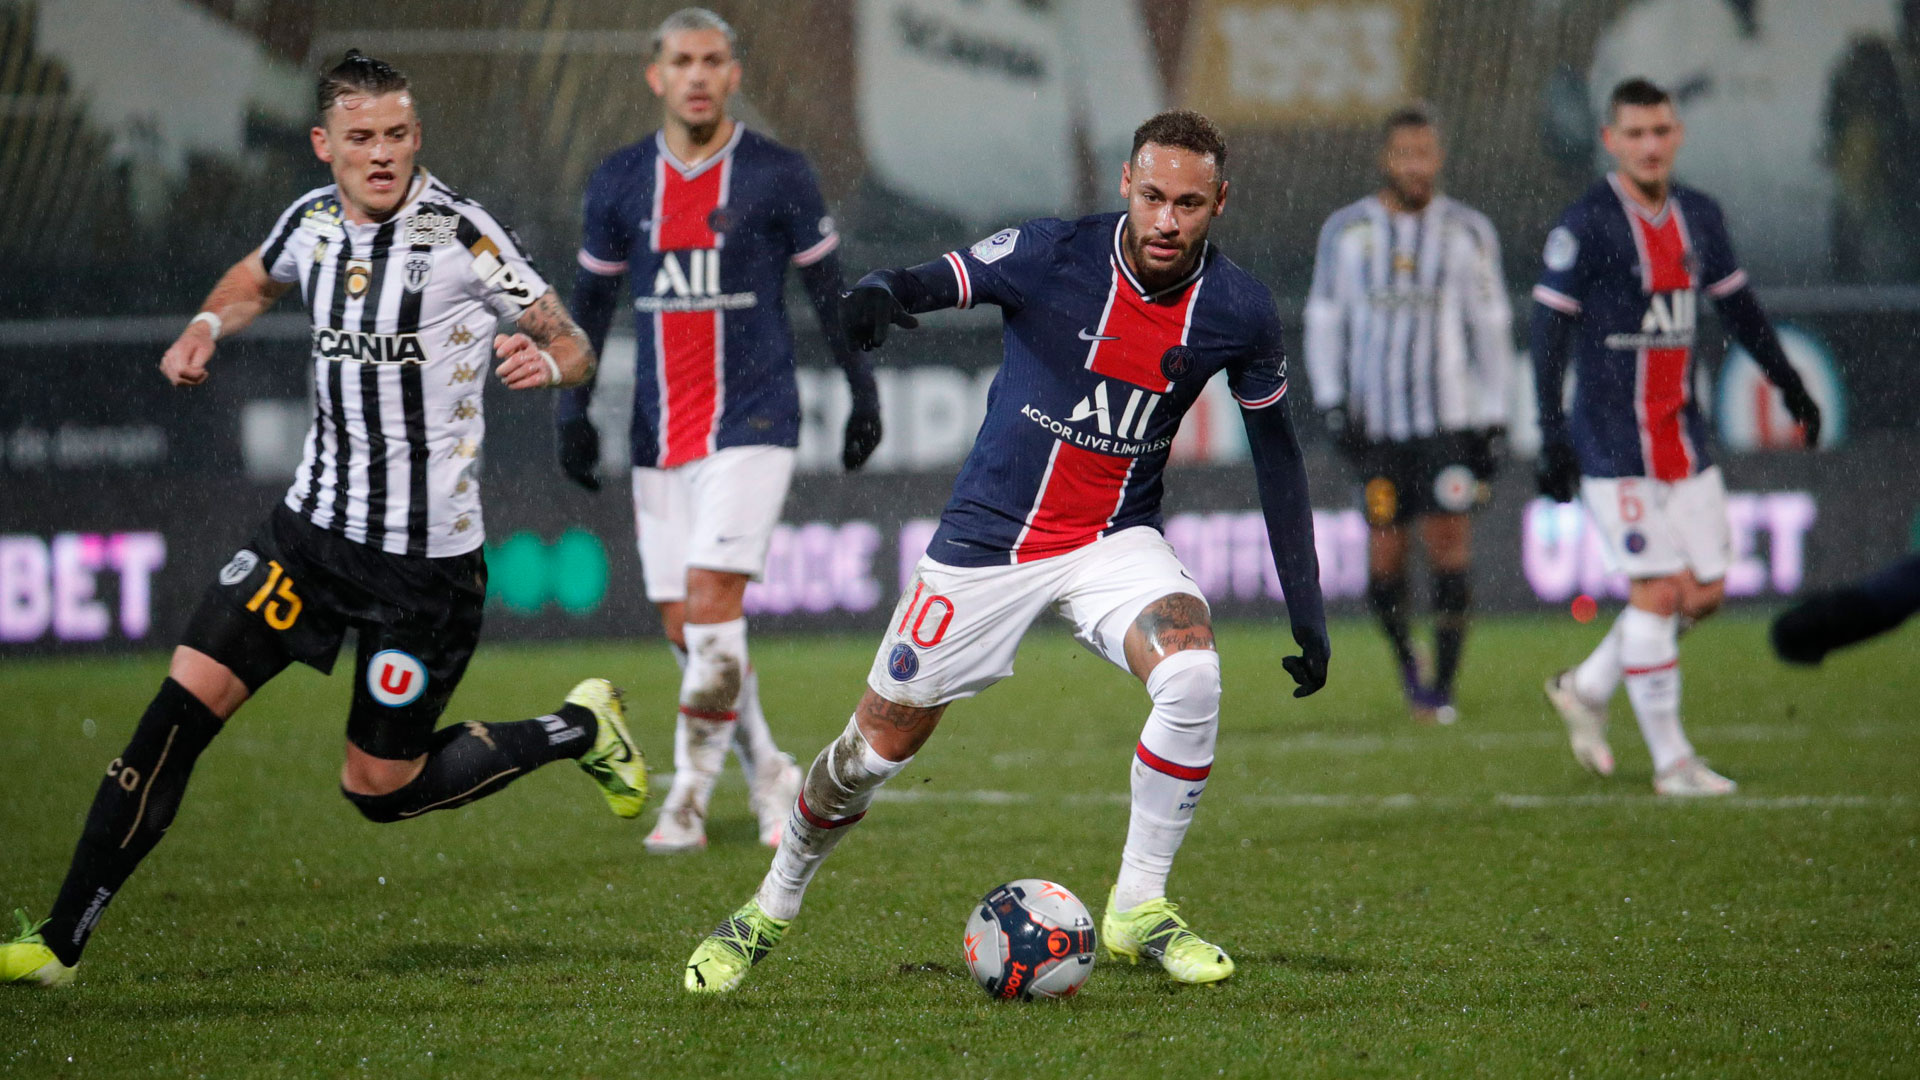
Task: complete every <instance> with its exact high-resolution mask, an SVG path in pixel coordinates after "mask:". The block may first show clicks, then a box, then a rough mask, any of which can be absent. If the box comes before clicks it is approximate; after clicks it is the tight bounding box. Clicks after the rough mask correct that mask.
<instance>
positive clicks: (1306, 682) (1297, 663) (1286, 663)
mask: <svg viewBox="0 0 1920 1080" xmlns="http://www.w3.org/2000/svg"><path fill="white" fill-rule="evenodd" d="M1293 640H1294V641H1295V642H1296V643H1298V644H1299V646H1300V655H1299V656H1287V657H1282V658H1281V660H1280V666H1281V667H1283V668H1286V669H1287V674H1289V675H1291V676H1293V681H1294V682H1296V683H1299V684H1300V686H1299V688H1298V689H1296V690H1294V692H1293V696H1294V697H1306V696H1308V695H1309V694H1312V693H1314V692H1315V691H1317V690H1319V689H1320V688H1321V687H1323V686H1325V685H1327V661H1328V660H1329V659H1330V658H1331V657H1332V656H1333V649H1332V647H1331V646H1329V645H1328V644H1327V635H1326V634H1325V633H1324V632H1322V631H1319V630H1315V629H1314V628H1312V627H1310V626H1296V627H1294V628H1293Z"/></svg>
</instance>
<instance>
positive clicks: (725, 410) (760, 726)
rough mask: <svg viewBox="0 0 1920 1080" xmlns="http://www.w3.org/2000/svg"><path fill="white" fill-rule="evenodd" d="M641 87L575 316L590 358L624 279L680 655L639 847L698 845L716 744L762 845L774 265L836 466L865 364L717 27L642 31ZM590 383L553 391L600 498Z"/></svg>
mask: <svg viewBox="0 0 1920 1080" xmlns="http://www.w3.org/2000/svg"><path fill="white" fill-rule="evenodd" d="M647 80H648V85H649V86H651V87H652V88H653V91H654V93H655V94H657V95H659V96H660V98H661V101H662V104H663V106H664V110H663V111H664V116H663V121H662V124H661V126H660V130H658V131H657V132H655V133H654V134H652V135H650V136H648V137H647V138H645V139H642V140H640V141H639V142H637V143H634V144H633V145H631V146H628V147H624V148H622V149H620V150H617V151H615V152H614V153H613V154H612V155H611V156H610V157H608V158H607V160H606V161H605V162H603V163H602V164H601V166H600V167H599V169H598V170H596V171H595V172H594V174H593V178H592V180H591V181H589V183H588V185H587V194H586V206H585V211H584V215H583V216H584V218H585V221H584V227H583V232H584V234H585V235H584V237H583V239H582V242H581V245H580V258H579V261H580V271H579V274H578V276H577V277H576V278H575V286H574V293H573V307H574V311H575V312H576V313H577V314H578V316H579V318H580V325H581V326H583V327H585V328H586V332H587V335H588V337H589V338H590V339H591V340H592V341H593V343H594V346H595V348H596V349H597V348H599V347H600V345H601V344H602V343H603V342H604V341H605V339H606V334H607V328H608V327H609V325H611V323H612V321H613V315H614V309H615V307H616V304H617V301H618V298H619V294H620V283H621V280H622V279H623V278H624V279H626V280H627V281H628V282H630V284H631V292H632V295H633V308H634V313H635V333H636V338H637V344H638V353H639V357H638V371H637V373H636V375H637V377H636V378H635V380H634V403H633V428H632V432H631V435H632V440H633V508H634V526H635V531H636V533H637V534H638V540H639V546H640V561H641V564H642V569H643V572H644V574H645V582H646V589H647V598H648V599H650V600H652V601H653V603H654V604H655V606H657V607H658V608H659V611H660V617H661V621H662V623H663V624H664V627H665V630H666V637H667V641H668V643H669V645H670V646H671V648H672V649H673V654H674V658H675V659H676V660H678V661H679V662H680V665H681V668H682V670H683V677H682V680H681V684H680V694H679V701H678V713H677V716H676V718H675V723H676V737H675V740H674V772H673V788H672V789H671V790H670V791H669V792H668V794H667V797H666V799H665V800H664V801H662V803H661V806H660V819H659V821H658V822H657V823H656V824H655V826H654V828H653V831H652V832H651V833H649V834H648V835H647V850H648V851H652V852H680V851H697V850H700V849H702V848H704V847H705V846H706V843H707V831H706V817H707V812H708V809H709V802H710V799H711V797H712V793H713V786H714V781H715V779H716V778H717V777H718V775H719V772H720V768H721V766H722V765H724V764H725V762H726V754H727V747H728V745H729V743H731V745H732V747H733V749H734V750H735V752H736V753H737V754H738V755H739V758H740V764H741V768H742V770H743V771H744V772H745V773H746V774H747V785H748V793H749V799H750V802H751V805H752V809H753V811H754V813H755V814H756V816H757V817H758V819H759V824H760V838H761V840H762V842H764V843H767V844H775V843H778V842H779V839H780V829H781V827H782V825H783V824H784V822H785V821H786V819H787V811H788V810H789V809H790V808H791V807H792V806H793V799H794V796H795V794H796V793H798V791H799V788H800V770H799V768H798V767H797V766H795V764H794V761H793V758H792V757H790V756H788V755H786V754H782V753H781V752H780V749H779V747H778V746H777V745H775V743H774V741H773V734H772V731H771V730H770V729H769V727H768V725H767V720H766V716H765V714H764V713H763V712H762V710H761V707H760V689H759V678H758V676H757V674H756V673H755V672H754V669H753V664H752V662H751V661H750V660H749V659H748V652H747V622H746V615H745V607H744V603H743V599H744V596H745V593H746V588H747V584H748V582H750V581H751V580H752V579H754V578H756V577H758V576H759V575H760V573H761V571H762V570H763V569H764V568H765V565H766V558H767V545H768V543H769V541H770V540H771V538H772V535H773V530H774V527H775V526H776V525H778V524H779V521H780V510H781V506H782V505H783V504H784V503H785V501H786V497H787V485H788V481H789V479H790V478H791V476H792V474H793V465H794V447H795V446H796V445H797V444H798V442H799V438H800V398H799V391H798V387H797V385H796V382H795V377H794V368H793V339H792V332H791V329H790V327H789V325H788V321H787V313H786V304H785V299H784V296H785V286H786V274H787V267H788V266H790V265H791V266H793V267H796V268H797V269H798V272H799V277H800V280H801V283H802V284H803V285H804V286H805V287H806V290H807V293H808V296H809V297H810V298H811V299H812V301H813V307H814V311H815V312H816V314H818V316H819V318H820V322H821V327H822V329H823V330H825V332H826V338H827V344H828V347H829V348H830V349H831V350H832V353H833V356H834V360H835V362H836V363H838V364H839V365H840V367H841V369H842V370H843V371H845V372H846V376H847V385H848V388H849V389H850V390H851V392H852V406H853V407H852V410H851V413H850V414H849V417H848V420H847V428H846V444H845V449H844V452H843V454H842V461H843V463H844V464H845V465H846V467H847V468H848V469H857V468H859V467H860V466H861V464H862V463H864V462H865V461H866V460H867V457H868V456H869V455H870V454H872V453H873V450H874V448H875V447H876V446H877V445H879V442H880V396H879V391H878V389H877V387H876V386H875V384H874V379H873V373H872V372H871V371H870V370H869V369H868V366H867V364H866V362H865V360H863V359H862V358H860V357H859V356H857V355H856V354H855V353H854V352H853V351H852V350H850V349H848V348H847V346H846V342H845V338H844V336H843V335H842V334H841V332H840V327H839V316H838V311H839V296H840V287H841V276H840V263H839V258H838V256H836V255H835V254H834V249H835V248H836V247H838V246H839V244H840V234H839V233H838V232H837V231H835V229H834V225H833V219H832V218H831V217H829V216H828V215H827V209H826V204H825V202H824V201H823V200H822V199H821V197H820V188H819V185H818V184H817V183H815V181H814V177H813V170H812V169H811V168H809V167H808V165H807V162H806V159H805V158H803V157H802V156H801V155H800V154H799V153H798V152H797V151H794V150H792V149H789V148H788V147H785V146H782V145H780V144H779V143H777V142H774V141H773V140H772V139H770V138H767V137H766V136H765V135H762V134H760V133H758V132H755V131H749V130H748V129H747V126H746V125H745V124H743V123H741V122H739V121H738V120H735V119H734V118H732V117H731V116H729V115H728V113H727V99H728V97H729V95H731V94H732V93H733V92H734V91H735V90H737V89H738V88H739V83H740V63H739V61H738V60H737V59H736V58H735V57H734V34H733V29H732V27H730V26H728V25H727V23H726V22H725V21H724V20H722V19H721V18H720V17H719V16H718V15H715V14H713V13H712V12H710V11H707V10H705V9H703V8H687V9H684V10H681V11H678V12H675V13H674V14H673V15H670V16H668V18H667V19H666V20H665V21H664V22H663V23H662V24H661V26H660V29H659V30H658V31H656V33H655V39H654V52H653V62H652V63H651V64H649V65H648V67H647ZM590 396H591V386H587V387H582V388H581V389H579V390H577V391H570V392H568V393H567V394H565V395H563V397H562V399H561V403H560V410H559V435H560V455H561V464H562V466H563V468H564V469H565V471H566V472H567V474H568V475H569V476H571V477H573V478H574V479H575V480H576V481H578V482H580V483H581V484H582V485H584V486H586V487H587V488H588V489H589V490H597V489H598V487H599V480H598V478H597V476H596V474H595V468H596V466H597V465H598V462H599V455H600V450H599V433H598V432H597V431H596V430H595V429H594V426H593V423H592V421H590V420H589V419H588V418H587V405H588V403H589V399H590Z"/></svg>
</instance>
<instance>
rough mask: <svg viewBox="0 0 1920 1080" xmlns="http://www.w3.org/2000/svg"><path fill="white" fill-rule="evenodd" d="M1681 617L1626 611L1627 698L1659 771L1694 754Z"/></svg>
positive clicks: (1623, 626) (1622, 636) (1622, 645)
mask: <svg viewBox="0 0 1920 1080" xmlns="http://www.w3.org/2000/svg"><path fill="white" fill-rule="evenodd" d="M1678 627H1679V620H1678V619H1677V618H1675V617H1674V616H1672V615H1655V614H1654V613H1653V612H1651V611H1643V610H1641V609H1640V608H1636V607H1630V608H1628V609H1627V610H1625V611H1623V612H1621V613H1620V666H1621V669H1622V671H1623V673H1624V674H1625V675H1626V683H1627V700H1629V701H1631V702H1633V715H1634V718H1635V719H1637V720H1639V721H1640V734H1641V736H1642V737H1643V738H1645V739H1646V740H1647V750H1648V751H1649V752H1651V753H1652V754H1653V768H1654V771H1655V772H1656V773H1659V772H1665V771H1666V770H1667V769H1668V768H1670V767H1671V766H1672V765H1674V764H1675V763H1676V762H1679V761H1683V760H1685V759H1687V758H1690V757H1692V756H1693V746H1692V744H1690V743H1688V742H1687V736H1686V733H1685V732H1683V731H1681V730H1680V646H1679V639H1678V635H1677V630H1678Z"/></svg>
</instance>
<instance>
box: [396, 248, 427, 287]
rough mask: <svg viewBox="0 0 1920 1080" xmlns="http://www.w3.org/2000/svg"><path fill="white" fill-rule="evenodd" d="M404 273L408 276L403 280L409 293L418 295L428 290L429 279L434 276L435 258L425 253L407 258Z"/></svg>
mask: <svg viewBox="0 0 1920 1080" xmlns="http://www.w3.org/2000/svg"><path fill="white" fill-rule="evenodd" d="M404 273H405V275H406V276H405V277H404V278H403V279H402V280H403V281H404V283H405V284H406V286H407V291H408V292H410V293H417V292H419V291H420V290H421V289H424V288H426V287H427V279H428V278H431V277H432V276H433V256H432V255H430V254H428V253H426V252H424V251H416V252H414V253H413V254H411V255H409V256H407V262H406V266H405V268H404Z"/></svg>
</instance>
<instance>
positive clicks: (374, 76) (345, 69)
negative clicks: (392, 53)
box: [314, 49, 412, 126]
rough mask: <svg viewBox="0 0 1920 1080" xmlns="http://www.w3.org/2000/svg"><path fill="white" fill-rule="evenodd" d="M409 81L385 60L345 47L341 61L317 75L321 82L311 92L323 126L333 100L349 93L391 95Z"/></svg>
mask: <svg viewBox="0 0 1920 1080" xmlns="http://www.w3.org/2000/svg"><path fill="white" fill-rule="evenodd" d="M411 87H412V84H411V83H409V82H408V81H407V76H406V73H405V72H403V71H401V70H400V69H399V68H396V67H394V66H393V65H392V64H389V63H387V62H386V61H385V60H376V59H374V58H373V57H371V56H368V55H367V54H366V53H363V52H361V51H360V50H359V49H348V50H347V55H345V56H343V57H341V58H340V62H339V63H337V64H335V65H333V66H332V67H331V68H328V69H327V70H326V71H325V72H324V73H322V74H321V76H320V84H319V86H318V87H316V89H315V92H314V111H315V112H316V113H318V115H319V117H320V123H321V125H322V126H325V124H326V122H327V110H328V109H331V108H333V105H334V102H336V101H339V100H340V99H341V98H343V97H346V96H348V95H350V94H365V95H367V96H369V97H379V96H380V95H382V94H394V93H398V92H400V91H402V90H407V89H410V88H411Z"/></svg>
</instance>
